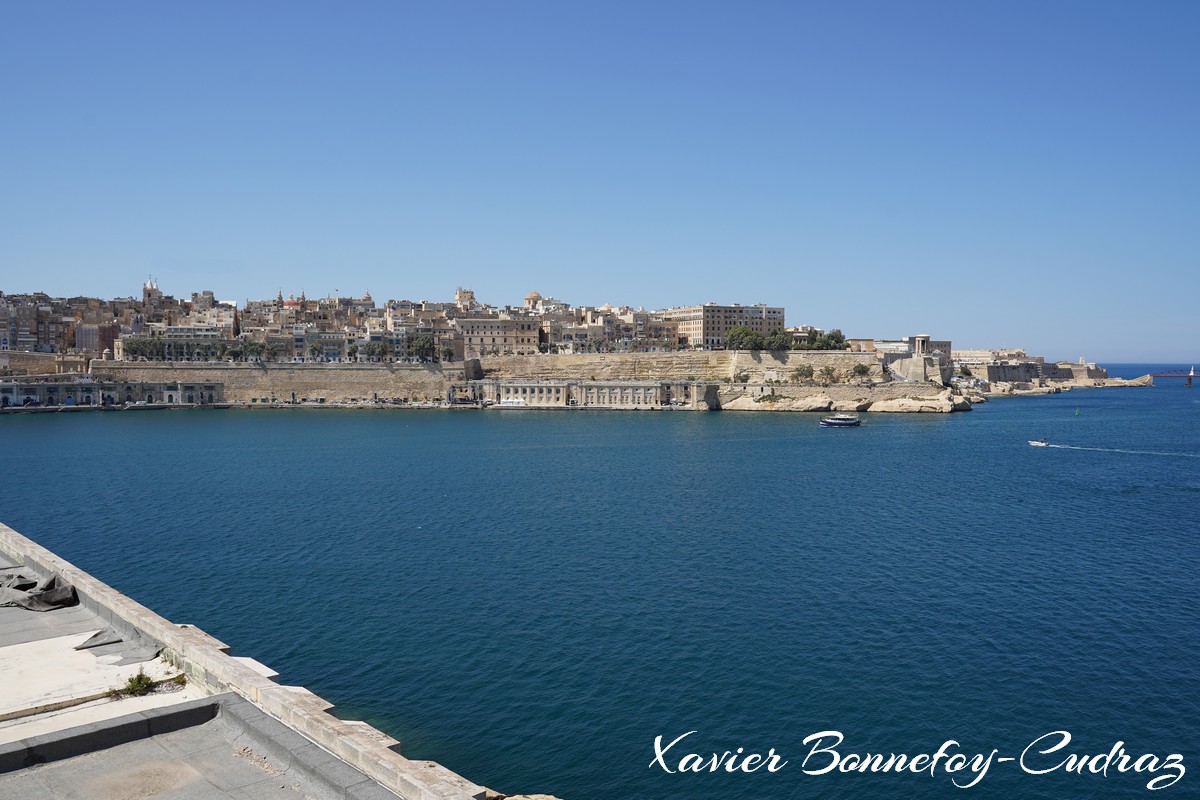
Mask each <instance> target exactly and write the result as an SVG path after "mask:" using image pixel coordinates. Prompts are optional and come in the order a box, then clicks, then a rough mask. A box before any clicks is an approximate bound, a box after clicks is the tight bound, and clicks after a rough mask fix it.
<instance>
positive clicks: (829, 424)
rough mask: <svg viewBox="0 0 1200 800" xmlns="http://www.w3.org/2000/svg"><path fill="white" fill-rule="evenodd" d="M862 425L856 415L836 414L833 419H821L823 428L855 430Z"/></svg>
mask: <svg viewBox="0 0 1200 800" xmlns="http://www.w3.org/2000/svg"><path fill="white" fill-rule="evenodd" d="M859 424H861V423H860V421H859V419H858V416H857V415H856V414H834V415H833V416H832V417H821V427H822V428H853V427H854V426H856V425H859Z"/></svg>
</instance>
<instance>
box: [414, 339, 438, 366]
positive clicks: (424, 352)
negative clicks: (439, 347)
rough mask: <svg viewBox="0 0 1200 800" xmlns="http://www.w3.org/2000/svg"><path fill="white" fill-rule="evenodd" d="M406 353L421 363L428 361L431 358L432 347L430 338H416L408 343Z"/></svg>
mask: <svg viewBox="0 0 1200 800" xmlns="http://www.w3.org/2000/svg"><path fill="white" fill-rule="evenodd" d="M408 352H410V353H412V354H413V355H414V356H416V357H417V358H419V359H421V360H422V361H429V360H430V359H432V358H433V352H434V345H433V337H432V336H418V337H416V338H415V339H413V340H412V341H411V342H409V345H408Z"/></svg>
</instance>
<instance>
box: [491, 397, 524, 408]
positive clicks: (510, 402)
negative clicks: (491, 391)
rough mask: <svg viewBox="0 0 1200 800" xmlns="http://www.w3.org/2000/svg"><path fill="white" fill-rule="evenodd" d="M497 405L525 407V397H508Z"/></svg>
mask: <svg viewBox="0 0 1200 800" xmlns="http://www.w3.org/2000/svg"><path fill="white" fill-rule="evenodd" d="M497 406H498V407H499V408H525V398H524V397H506V398H504V399H503V400H501V401H500V402H499V403H498V404H497Z"/></svg>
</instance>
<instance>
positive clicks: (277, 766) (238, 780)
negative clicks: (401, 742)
mask: <svg viewBox="0 0 1200 800" xmlns="http://www.w3.org/2000/svg"><path fill="white" fill-rule="evenodd" d="M231 709H232V710H235V712H234V713H229V712H230V710H231ZM191 710H195V711H196V712H197V714H191ZM213 714H216V716H215V717H214V716H213ZM189 715H190V716H189ZM176 718H179V719H182V720H183V721H184V722H186V720H187V719H189V718H194V719H197V720H201V719H202V720H205V721H203V722H201V723H199V724H194V725H191V726H189V727H183V728H178V729H175V730H170V731H169V732H166V733H158V734H154V733H153V731H154V729H155V727H156V723H155V719H158V720H159V721H160V722H159V723H158V727H162V728H164V729H165V728H169V727H171V722H170V721H171V720H173V719H176ZM247 721H253V722H255V723H256V724H255V725H254V726H252V727H247V725H246V723H247ZM110 724H111V725H113V726H115V727H116V728H119V729H122V730H126V729H128V730H136V729H140V730H141V732H142V735H141V738H137V739H135V740H133V741H124V742H122V743H119V744H113V745H112V746H105V742H104V734H105V730H106V729H104V728H103V727H101V728H97V729H96V730H94V731H89V728H90V727H91V726H85V727H83V728H76V729H72V730H68V731H62V732H60V734H59V735H58V736H57V737H53V736H51V737H38V739H36V740H26V742H24V743H20V744H18V745H17V747H18V750H17V751H16V755H18V756H20V753H21V750H20V749H19V748H21V747H24V746H26V745H28V746H30V747H37V748H38V749H37V753H38V754H39V756H40V757H46V758H48V759H49V760H48V761H47V762H46V763H40V764H37V765H35V766H32V767H25V768H24V769H17V770H16V771H13V772H0V797H14V798H18V797H19V798H21V800H39V798H47V799H48V800H49V799H50V798H53V800H96V798H112V799H113V800H116V798H148V797H154V798H161V799H162V800H302V799H303V800H342V798H346V797H364V798H370V800H377V799H378V800H395V798H396V795H395V794H393V793H391V792H388V791H387V790H385V789H383V787H381V786H379V784H377V783H375V782H374V781H372V780H370V779H368V778H367V777H366V776H365V775H364V774H363V773H361V772H359V771H357V770H353V769H350V768H348V767H347V765H346V764H344V763H343V762H341V761H340V760H338V759H337V758H335V757H334V756H332V755H330V754H329V753H327V752H325V751H323V750H320V748H316V747H315V745H313V744H312V743H310V742H307V740H305V743H304V744H303V745H300V742H299V741H296V740H295V739H293V738H290V736H289V735H290V734H294V731H291V730H290V729H288V728H287V726H285V725H283V723H281V722H279V721H278V720H272V719H270V718H269V717H267V716H266V715H265V714H263V713H262V712H261V711H259V710H258V709H255V708H253V706H252V705H251V704H250V703H248V702H247V701H246V700H244V699H242V698H239V697H236V696H234V695H222V696H221V697H220V698H205V699H203V700H200V701H197V702H194V703H187V704H184V706H182V707H181V710H180V711H171V710H169V709H168V710H165V711H162V712H158V713H157V714H154V713H152V714H146V715H139V714H132V715H128V716H126V717H124V718H122V719H120V720H117V721H115V722H113V723H110ZM131 726H132V727H131ZM277 734H284V737H283V739H282V740H280V739H276V735H277ZM282 741H286V742H287V745H289V746H290V747H291V748H293V749H291V750H285V752H286V753H287V754H288V755H289V756H290V757H291V758H292V760H293V763H292V764H291V765H288V764H284V763H281V762H280V761H279V760H278V759H276V758H275V757H274V756H273V755H272V754H271V753H270V751H271V749H272V746H274V747H276V748H278V747H279V746H280V744H281V742H282ZM56 742H57V745H56V744H55V743H56ZM80 747H84V748H89V749H86V750H85V751H84V752H78V749H79V748H80ZM92 747H99V748H100V749H95V750H93V749H90V748H92ZM334 765H336V768H334V769H331V768H330V767H332V766H334ZM364 792H365V794H364Z"/></svg>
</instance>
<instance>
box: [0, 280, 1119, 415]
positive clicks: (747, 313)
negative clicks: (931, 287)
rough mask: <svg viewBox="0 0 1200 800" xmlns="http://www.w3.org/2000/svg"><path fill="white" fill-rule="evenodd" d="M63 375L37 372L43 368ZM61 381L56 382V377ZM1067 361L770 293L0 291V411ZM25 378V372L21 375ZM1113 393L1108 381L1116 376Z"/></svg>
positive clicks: (875, 387)
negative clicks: (643, 296)
mask: <svg viewBox="0 0 1200 800" xmlns="http://www.w3.org/2000/svg"><path fill="white" fill-rule="evenodd" d="M51 375H55V376H64V377H62V378H58V379H54V380H52V379H50V378H47V377H38V376H51ZM67 376H70V377H67ZM1107 377H1108V376H1107V373H1106V372H1105V371H1104V370H1103V369H1101V368H1098V367H1096V365H1094V364H1088V363H1085V362H1083V360H1080V362H1079V363H1062V362H1060V363H1049V362H1046V360H1045V359H1044V358H1042V357H1039V356H1030V355H1028V354H1027V353H1025V351H1023V350H1015V349H1003V350H961V349H960V350H955V349H954V347H953V343H952V342H951V341H949V340H946V339H934V338H933V337H931V336H930V335H928V334H912V335H908V336H900V337H896V338H890V339H889V338H865V337H862V338H856V337H847V336H845V335H844V334H843V333H842V331H841V330H838V329H833V330H829V331H825V330H821V329H819V328H816V327H813V326H811V325H798V326H789V325H788V324H787V320H786V316H785V310H784V308H782V307H779V306H770V305H766V304H762V303H760V304H755V305H740V304H737V303H733V304H728V305H718V304H717V303H706V304H704V305H693V306H679V307H673V308H666V309H660V310H654V311H647V310H645V309H643V308H633V307H629V306H621V307H613V306H611V305H603V306H599V307H594V306H576V305H572V304H571V303H568V302H566V301H563V300H559V299H556V298H553V297H547V296H543V295H541V294H539V293H538V292H536V291H531V292H529V293H528V294H527V295H525V298H524V302H523V303H522V304H521V305H520V306H512V305H507V306H502V307H501V306H493V305H489V304H486V303H483V302H481V301H479V300H478V299H477V298H476V297H475V294H474V292H473V291H471V290H470V289H464V288H459V289H458V290H457V291H456V292H455V293H454V299H453V301H452V302H431V301H428V300H423V301H420V302H414V301H410V300H387V301H386V302H382V303H378V302H376V301H375V300H374V299H373V298H372V297H371V295H370V293H369V292H364V293H363V295H362V296H361V297H340V296H336V297H323V298H319V299H309V298H308V297H307V296H306V294H305V293H304V292H303V291H301V292H300V295H299V297H296V296H294V295H289V296H288V297H286V298H285V297H284V295H283V292H282V291H280V292H279V293H278V294H277V295H276V297H275V298H274V299H270V300H246V301H245V302H243V303H241V304H238V303H237V302H232V301H223V300H218V299H217V297H216V296H215V294H214V293H213V292H212V291H201V292H194V293H192V295H191V296H190V298H189V299H181V298H176V297H174V296H172V295H168V294H165V293H164V292H163V291H161V290H160V289H159V287H158V283H157V282H156V281H155V280H153V279H150V280H147V281H146V282H145V284H143V286H142V291H141V296H140V297H124V298H116V299H111V300H103V299H98V298H92V297H70V298H56V297H50V296H48V295H46V294H42V293H36V294H5V293H3V292H0V378H2V379H3V380H2V381H0V383H3V384H4V385H0V406H2V407H3V408H5V409H33V408H40V407H52V408H58V407H64V406H71V407H96V406H100V407H114V406H138V407H141V406H155V407H161V406H163V405H167V406H204V405H222V404H225V403H233V404H238V405H246V406H252V405H265V406H268V407H277V406H279V405H296V404H301V405H303V404H308V403H326V402H328V403H329V404H331V405H375V404H380V403H395V404H408V405H412V404H421V405H428V404H436V405H452V406H454V405H464V404H465V405H472V406H477V407H491V406H498V407H567V408H569V407H580V408H584V407H587V408H631V409H645V408H691V409H716V408H725V409H731V410H746V411H776V410H783V411H820V410H834V411H864V410H868V409H869V410H874V411H883V410H894V411H956V410H969V409H970V407H971V404H972V403H976V402H982V401H983V400H984V399H985V395H986V394H989V393H1022V392H1030V393H1037V392H1046V391H1060V390H1064V389H1069V388H1071V387H1074V386H1078V387H1082V386H1091V385H1105V381H1107ZM23 379H24V380H23ZM1110 385H1112V384H1110Z"/></svg>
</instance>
